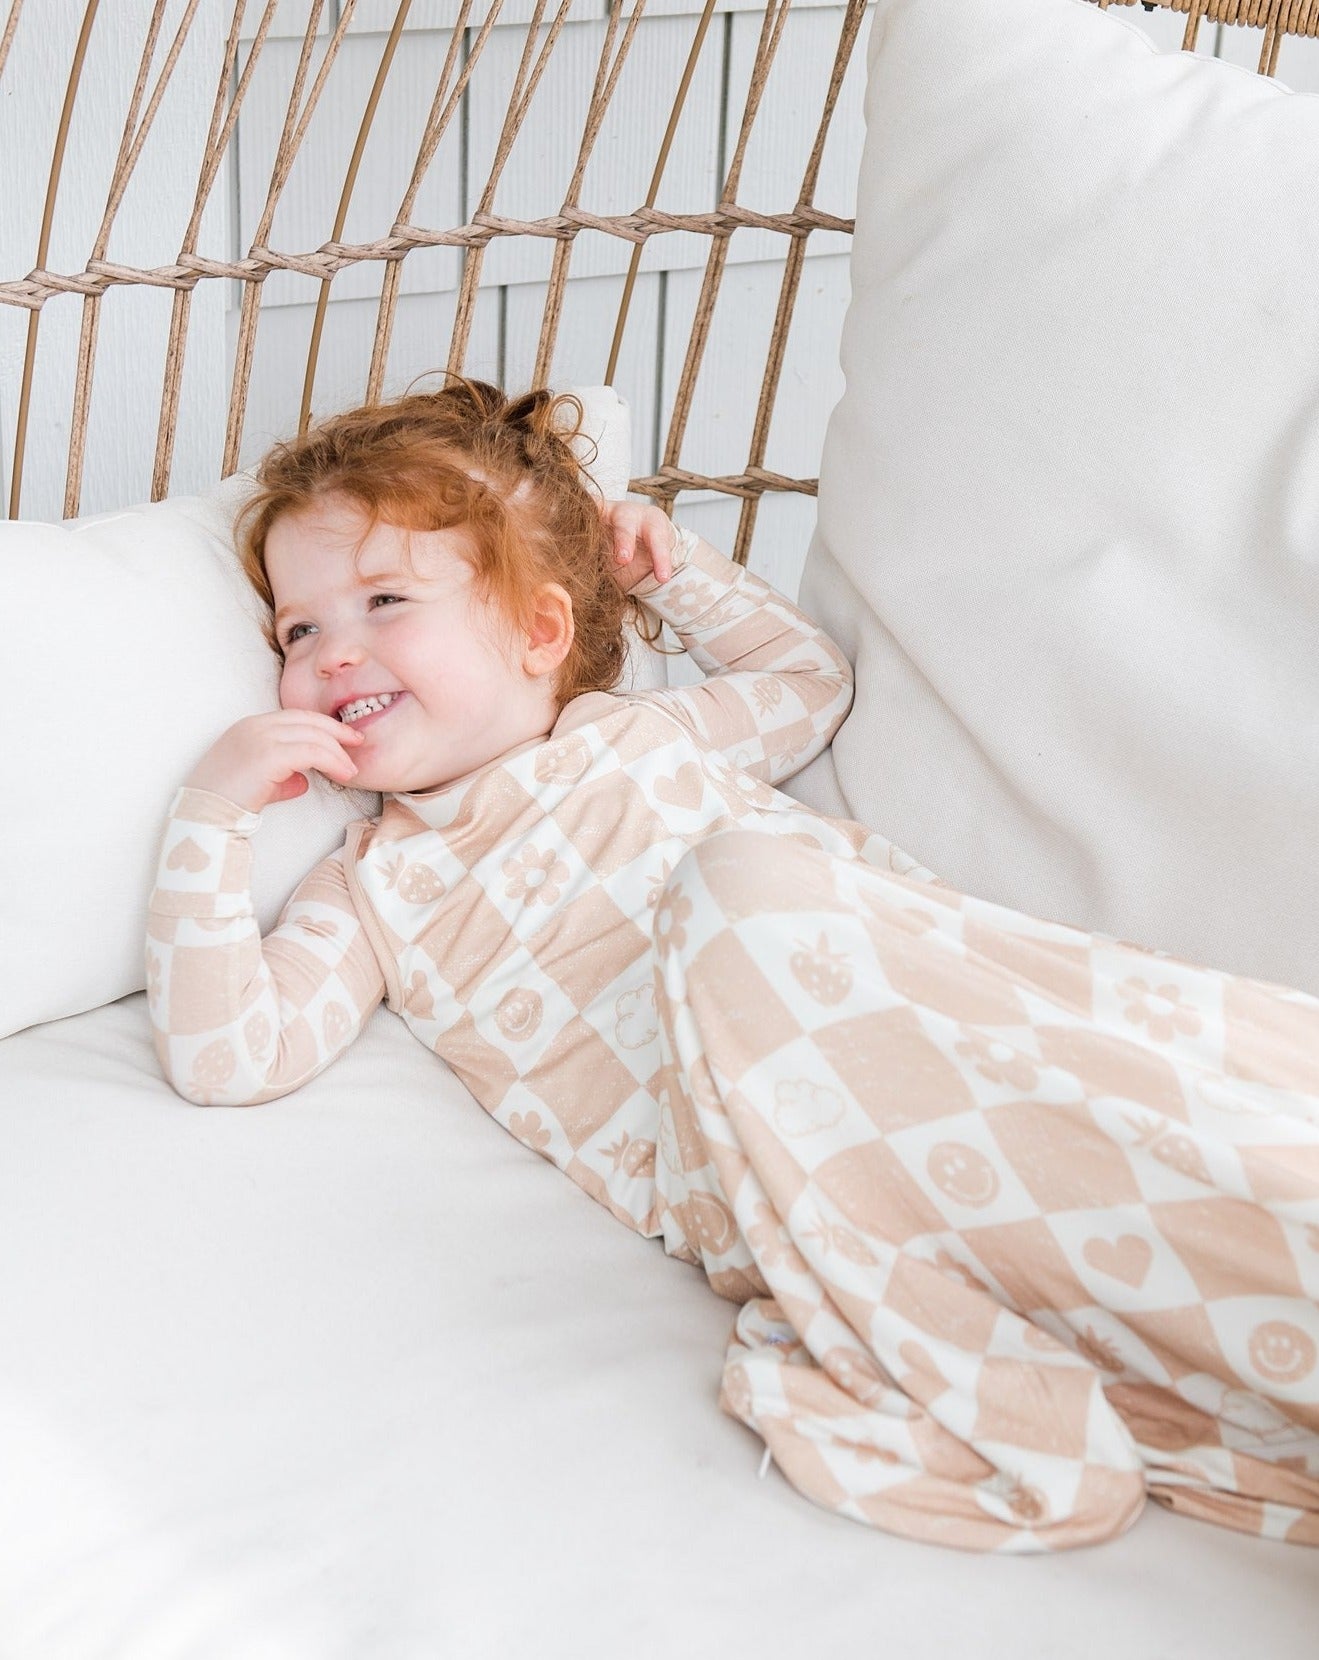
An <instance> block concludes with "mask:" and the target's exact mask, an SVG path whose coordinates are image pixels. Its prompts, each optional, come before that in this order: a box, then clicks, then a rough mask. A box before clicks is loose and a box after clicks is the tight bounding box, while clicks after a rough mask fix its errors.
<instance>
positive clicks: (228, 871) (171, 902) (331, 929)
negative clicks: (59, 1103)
mask: <svg viewBox="0 0 1319 1660" xmlns="http://www.w3.org/2000/svg"><path fill="white" fill-rule="evenodd" d="M258 718H260V719H264V717H258ZM240 724H243V723H240ZM235 730H237V729H236V728H231V733H232V732H233V731H235ZM229 736H230V734H226V737H229ZM221 742H222V743H223V742H224V740H221ZM219 747H220V746H219V745H217V746H216V748H217V749H219ZM230 747H231V748H232V747H233V746H232V745H231V746H230ZM250 747H251V746H247V745H244V744H241V743H240V744H239V745H238V749H239V751H240V753H241V754H243V755H246V754H248V751H249V749H250ZM258 747H261V746H258ZM214 755H215V751H212V752H211V756H210V757H208V760H210V759H212V758H213V757H214ZM231 759H232V757H231ZM221 760H222V761H223V756H222V757H221ZM241 764H245V763H243V762H240V765H241ZM305 764H309V763H306V762H304V765H305ZM203 765H205V763H203ZM262 770H263V769H262V768H261V767H258V768H257V771H258V772H261V771H262ZM264 770H265V771H269V770H270V769H269V768H265V769H264ZM275 770H276V771H278V767H277V768H276V769H275ZM201 773H202V769H201V768H199V769H198V774H201ZM195 776H197V774H195V775H194V777H195ZM266 787H268V788H270V789H272V790H275V791H277V792H279V793H278V794H276V795H272V797H271V799H287V798H288V797H289V796H291V795H293V794H297V793H299V792H298V789H297V786H296V785H295V784H293V783H292V780H291V778H286V779H285V780H283V781H281V780H278V779H276V780H274V781H270V780H267V785H266ZM303 788H305V783H304V784H303ZM258 822H259V817H258V814H257V813H256V812H251V811H248V810H247V809H246V808H245V807H243V806H240V805H238V804H236V803H235V802H233V801H232V800H229V799H227V798H226V797H224V796H221V795H219V794H216V793H213V792H212V791H211V790H209V789H200V788H196V787H191V788H190V787H188V786H185V787H184V788H183V789H182V790H180V791H179V793H178V795H177V796H176V797H175V799H174V803H173V806H172V808H171V812H170V817H169V821H168V823H167V824H166V827H165V835H164V840H163V843H162V846H161V852H160V864H159V869H158V872H157V876H156V887H155V891H154V893H153V894H152V896H151V903H150V914H149V919H148V927H147V992H148V1003H149V1007H150V1010H151V1023H152V1026H153V1028H154V1031H155V1039H156V1052H157V1054H158V1055H159V1056H160V1063H161V1066H162V1068H163V1069H164V1072H165V1076H166V1077H167V1078H168V1079H169V1081H170V1083H171V1084H173V1086H174V1088H175V1089H176V1090H178V1092H179V1094H180V1095H182V1096H184V1097H186V1099H188V1100H189V1101H195V1102H197V1103H198V1104H199V1105H211V1104H217V1105H223V1106H250V1105H255V1104H256V1103H257V1102H260V1101H269V1100H271V1099H273V1098H274V1097H275V1096H277V1095H285V1094H287V1093H288V1092H289V1091H290V1090H292V1089H296V1088H297V1087H298V1085H299V1084H303V1083H306V1082H307V1080H308V1079H309V1078H313V1077H314V1076H315V1075H316V1073H318V1072H320V1071H321V1070H322V1069H323V1068H324V1067H326V1066H328V1065H329V1063H330V1062H331V1061H332V1060H333V1059H334V1058H335V1056H336V1055H337V1054H339V1053H340V1051H342V1050H343V1049H345V1048H347V1046H348V1045H349V1044H350V1043H351V1042H352V1041H353V1039H354V1038H355V1037H356V1036H357V1034H358V1032H359V1031H360V1030H361V1029H362V1025H363V1023H364V1022H365V1020H366V1018H367V1016H368V1015H369V1014H370V1013H371V1012H372V1010H373V1009H374V1008H375V1006H376V1004H377V1003H379V1002H380V1000H381V998H382V997H383V995H384V989H385V985H384V976H383V974H382V973H381V970H380V965H379V963H378V962H377V960H376V957H375V953H374V952H373V950H372V948H371V945H370V942H369V940H368V939H367V937H366V934H365V932H364V931H363V929H362V926H361V924H360V922H359V921H358V919H357V916H356V913H355V912H354V910H353V906H352V903H351V901H350V899H349V895H348V884H347V880H346V878H345V875H344V868H343V863H342V860H341V859H340V858H339V857H338V856H334V857H331V858H329V859H326V860H325V861H323V863H321V864H319V865H318V866H317V867H316V868H315V870H313V871H312V872H311V874H310V875H309V876H307V877H306V878H305V879H304V880H303V882H302V883H301V884H300V885H299V887H298V890H297V892H296V893H295V894H294V895H293V897H292V899H291V900H290V901H289V903H288V905H287V906H286V907H285V909H284V913H283V915H282V916H281V917H280V920H279V925H278V926H277V927H276V929H275V930H274V932H273V933H271V934H269V935H267V936H266V938H265V940H264V941H263V940H262V938H261V934H260V930H259V928H258V926H257V920H256V916H255V914H254V912H253V909H252V899H251V893H250V873H251V865H252V849H251V836H252V833H253V831H254V830H255V829H256V827H257V824H258Z"/></svg>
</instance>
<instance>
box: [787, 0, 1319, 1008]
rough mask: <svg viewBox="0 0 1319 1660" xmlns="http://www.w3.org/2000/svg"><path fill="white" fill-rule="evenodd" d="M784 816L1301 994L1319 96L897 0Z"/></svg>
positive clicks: (873, 143)
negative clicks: (804, 769)
mask: <svg viewBox="0 0 1319 1660" xmlns="http://www.w3.org/2000/svg"><path fill="white" fill-rule="evenodd" d="M866 112H867V124H868V125H867V138H866V146H865V152H864V158H863V161H862V169H861V179H860V189H859V196H858V210H857V228H856V244H855V251H854V254H853V260H852V286H853V298H852V303H851V307H850V310H849V312H848V316H847V321H846V325H845V328H844V334H843V345H842V356H843V367H844V370H845V372H846V391H845V394H844V396H843V399H842V401H841V403H840V404H839V406H838V408H837V410H836V411H835V413H834V415H833V418H832V420H831V422H830V426H829V430H828V436H827V440H826V444H825V453H824V458H823V463H822V468H821V481H820V502H819V531H818V535H817V538H816V542H815V545H814V547H813V550H812V553H811V556H810V559H809V561H808V565H807V570H806V573H805V578H804V582H803V587H802V602H803V604H804V605H805V606H806V607H807V608H808V609H809V610H811V611H812V612H813V613H814V614H816V615H817V616H819V618H820V620H821V621H822V622H823V623H824V624H825V626H826V627H827V628H829V630H830V631H831V632H832V633H833V634H834V635H835V637H836V638H837V639H838V640H839V642H840V643H841V644H842V645H843V646H844V648H845V649H846V650H847V651H848V653H849V654H850V655H851V657H852V658H853V659H854V660H855V663H856V668H857V694H856V704H855V708H854V711H853V713H852V715H851V716H850V718H849V719H848V721H847V723H846V724H845V726H844V727H843V729H842V731H841V733H840V734H839V736H838V737H837V738H836V739H835V741H834V745H833V749H832V754H831V755H829V756H826V757H825V758H824V759H823V761H822V762H817V763H816V764H815V766H814V767H813V768H811V769H810V770H809V772H808V773H806V774H804V775H803V777H802V779H801V780H800V781H799V784H798V786H797V793H799V794H800V795H801V796H802V797H803V799H806V800H808V801H810V802H811V803H812V804H814V805H817V806H820V807H823V808H825V809H826V810H830V811H835V812H843V813H847V814H849V815H852V816H855V817H857V818H860V819H863V820H865V821H866V822H868V823H870V824H873V825H874V826H875V827H876V828H878V829H880V830H882V831H883V833H884V834H885V835H886V836H889V837H891V838H892V839H893V840H894V841H896V842H897V843H898V844H899V845H900V846H901V847H904V848H905V849H906V850H907V851H908V852H909V853H911V854H912V855H914V856H915V857H916V858H917V859H919V860H920V861H921V862H922V863H924V864H926V865H928V866H930V867H931V868H932V869H934V870H936V871H938V872H939V873H940V874H941V875H943V876H944V877H945V878H946V879H947V880H949V881H950V882H952V883H953V884H955V885H956V886H957V887H959V888H963V889H966V890H968V891H970V892H973V893H977V894H982V895H984V896H985V897H987V898H990V899H993V900H996V901H999V902H1002V903H1006V904H1009V905H1012V906H1015V907H1017V908H1019V909H1023V910H1027V911H1030V912H1034V913H1037V914H1040V915H1043V916H1045V917H1048V918H1051V919H1055V920H1062V921H1068V922H1074V923H1078V924H1081V925H1084V926H1086V927H1090V928H1095V929H1099V930H1101V931H1103V932H1106V933H1111V934H1116V935H1118V936H1119V937H1122V938H1126V939H1131V940H1135V941H1138V942H1141V943H1144V944H1147V945H1151V946H1155V947H1158V948H1163V949H1166V950H1169V951H1171V952H1173V953H1174V954H1176V955H1180V956H1187V957H1190V958H1192V959H1196V960H1200V961H1205V962H1211V963H1214V964H1216V965H1219V966H1222V967H1226V968H1230V969H1233V970H1236V971H1238V972H1242V973H1246V974H1250V975H1254V976H1257V977H1261V978H1268V979H1274V980H1279V981H1283V982H1285V983H1289V984H1294V985H1297V986H1301V987H1303V988H1305V989H1307V990H1309V991H1312V992H1319V876H1317V875H1316V869H1317V864H1316V847H1315V842H1316V830H1317V829H1319V302H1317V301H1316V273H1317V272H1319V215H1316V213H1315V212H1314V208H1313V203H1314V199H1315V187H1316V183H1317V182H1319V98H1315V97H1307V96H1301V95H1292V94H1289V93H1288V92H1287V91H1286V90H1285V89H1284V88H1281V87H1279V86H1277V85H1274V84H1272V83H1270V82H1268V81H1265V80H1262V79H1260V78H1258V77H1257V76H1255V75H1252V74H1250V73H1249V72H1247V71H1243V70H1241V69H1237V68H1233V67H1231V66H1229V65H1226V64H1222V63H1218V62H1214V61H1211V60H1206V59H1200V58H1195V57H1192V56H1189V55H1186V54H1170V55H1159V54H1157V53H1156V52H1155V51H1154V50H1153V49H1152V48H1151V47H1150V46H1149V45H1148V43H1147V42H1146V40H1145V38H1144V37H1143V36H1142V35H1140V34H1139V33H1138V32H1137V31H1136V30H1135V29H1133V28H1132V27H1131V26H1130V25H1128V24H1126V23H1124V22H1122V21H1121V20H1120V19H1119V18H1118V17H1117V16H1115V15H1114V14H1113V13H1112V12H1104V11H1101V10H1100V9H1098V8H1097V7H1096V6H1094V5H1091V4H1087V3H1084V0H942V3H941V4H939V5H931V4H929V3H928V0H879V4H878V5H877V7H876V10H875V17H874V25H873V30H872V33H871V41H870V75H869V86H868V91H867V101H866Z"/></svg>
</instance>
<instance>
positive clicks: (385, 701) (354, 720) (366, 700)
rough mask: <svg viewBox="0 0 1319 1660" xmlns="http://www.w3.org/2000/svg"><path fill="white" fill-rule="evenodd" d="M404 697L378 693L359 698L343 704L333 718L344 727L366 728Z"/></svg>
mask: <svg viewBox="0 0 1319 1660" xmlns="http://www.w3.org/2000/svg"><path fill="white" fill-rule="evenodd" d="M406 696H407V693H406V692H380V693H378V694H377V695H376V696H374V697H359V698H356V699H354V701H353V702H352V703H345V704H344V705H343V707H342V708H341V709H336V710H335V718H336V720H341V721H342V722H343V723H344V725H345V726H367V725H369V724H370V723H371V722H372V721H374V720H377V719H378V718H379V717H380V716H381V715H383V714H384V713H385V711H386V710H387V709H391V708H393V706H394V704H395V703H397V702H398V700H399V698H401V697H406Z"/></svg>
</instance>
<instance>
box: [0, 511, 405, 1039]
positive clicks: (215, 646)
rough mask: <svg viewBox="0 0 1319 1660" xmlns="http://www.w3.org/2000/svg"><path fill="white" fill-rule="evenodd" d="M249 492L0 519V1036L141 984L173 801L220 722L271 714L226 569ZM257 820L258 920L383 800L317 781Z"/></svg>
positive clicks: (269, 682)
mask: <svg viewBox="0 0 1319 1660" xmlns="http://www.w3.org/2000/svg"><path fill="white" fill-rule="evenodd" d="M247 489H248V484H247V481H246V480H245V479H243V478H237V479H231V480H230V481H229V482H228V483H227V484H226V485H223V486H221V487H220V488H219V489H218V490H217V491H216V492H215V493H214V494H213V495H211V496H206V497H197V498H191V499H186V500H185V499H179V500H176V501H169V502H160V503H158V504H157V505H155V506H149V507H137V508H133V509H131V510H130V511H128V512H124V513H103V514H98V515H96V516H94V517H89V518H86V519H75V520H71V521H69V522H67V523H65V524H62V525H51V524H29V523H23V522H17V523H5V524H0V570H3V572H4V583H5V594H6V603H7V604H8V605H9V606H10V607H11V608H12V609H11V610H10V613H9V615H10V619H11V621H10V626H9V627H8V628H7V629H6V631H5V633H6V642H5V663H4V674H5V679H6V681H7V683H8V685H9V686H10V688H11V690H10V694H9V702H10V711H11V712H10V719H9V721H8V723H7V733H6V763H5V767H4V771H3V778H4V790H3V802H4V818H5V827H4V854H5V857H4V872H3V883H2V885H0V939H2V940H3V949H2V950H0V1036H3V1035H6V1034H8V1033H9V1032H13V1031H16V1030H18V1029H19V1028H20V1027H22V1026H30V1025H33V1024H35V1023H36V1022H37V1021H42V1020H56V1019H58V1018H60V1017H61V1016H63V1015H69V1014H77V1013H79V1012H80V1011H82V1010H83V1009H90V1008H95V1007H97V1006H98V1005H100V1004H102V1003H108V1002H111V1001H113V1000H114V999H115V998H117V997H123V996H126V995H127V994H128V993H129V992H131V991H137V990H140V989H141V987H142V985H143V983H144V971H143V940H144V929H145V926H146V917H145V913H146V903H147V897H148V895H149V894H150V892H151V885H152V879H153V877H154V873H155V867H156V854H157V851H158V848H159V844H160V832H161V829H162V827H163V824H164V820H165V813H166V810H167V808H168V806H169V803H170V798H171V797H172V796H173V794H174V791H175V790H176V789H177V788H178V786H179V784H180V783H181V782H182V781H183V779H184V777H185V776H186V775H187V774H188V772H189V771H190V770H191V769H192V767H193V766H194V765H195V764H196V762H197V761H198V760H199V759H200V757H201V756H202V755H203V754H204V753H205V751H206V749H207V748H208V747H209V746H210V744H211V743H212V742H213V741H214V740H215V739H216V738H217V737H219V735H220V733H221V732H223V731H224V729H225V728H226V727H227V726H229V725H230V724H231V723H232V722H233V721H236V720H238V719H240V718H241V717H242V716H244V715H250V714H256V713H258V712H260V711H261V710H263V709H271V708H274V707H275V706H276V687H277V684H278V671H277V668H276V662H275V658H274V655H273V654H272V652H271V650H270V648H269V646H268V645H267V644H266V642H265V638H264V636H263V634H262V631H261V608H260V604H259V602H258V600H257V598H256V596H255V594H253V593H252V592H251V590H250V589H249V588H248V586H247V583H246V582H245V580H244V579H243V577H242V574H241V572H240V571H239V569H238V564H237V560H236V558H235V556H234V551H233V541H232V524H233V515H234V513H235V512H236V511H237V508H238V506H239V504H240V502H241V501H242V499H243V497H244V495H245V493H246V491H247ZM311 786H312V787H311V788H310V790H308V792H307V794H306V795H304V796H302V797H300V798H299V799H298V800H296V801H291V802H285V803H283V804H281V805H280V806H279V807H278V808H277V809H276V808H272V809H271V810H270V811H269V812H267V813H265V814H263V815H262V820H261V827H260V829H259V830H258V831H257V834H256V838H255V843H254V845H255V850H256V871H255V883H254V895H253V897H254V900H255V903H256V908H257V913H258V915H259V916H260V918H261V923H262V926H263V927H269V926H270V925H271V924H272V923H273V922H274V920H275V918H276V916H277V915H278V912H279V909H280V907H281V906H282V904H283V902H284V900H285V899H287V897H288V895H289V893H290V891H291V890H292V889H293V888H294V887H295V886H296V885H297V883H298V881H299V879H300V878H301V877H302V876H304V875H305V874H306V872H307V871H308V870H310V869H311V867H312V865H314V864H315V863H316V861H317V860H318V859H320V858H323V857H324V855H325V854H327V853H328V852H330V851H331V850H332V849H333V848H335V847H337V846H338V845H339V844H340V843H341V842H342V841H343V836H344V829H345V827H346V826H347V825H348V823H349V822H350V821H351V820H353V819H355V818H362V817H364V816H365V815H367V814H369V813H373V812H376V811H378V808H379V798H378V797H375V796H371V795H365V794H360V793H358V792H355V791H346V790H338V789H335V788H334V787H333V786H331V785H329V784H327V783H326V782H325V780H324V779H322V778H320V777H319V775H315V774H314V775H313V776H312V781H311Z"/></svg>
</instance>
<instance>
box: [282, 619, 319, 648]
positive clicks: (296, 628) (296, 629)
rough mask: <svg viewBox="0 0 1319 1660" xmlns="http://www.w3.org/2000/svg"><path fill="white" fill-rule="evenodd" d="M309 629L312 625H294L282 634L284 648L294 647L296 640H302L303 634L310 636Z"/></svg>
mask: <svg viewBox="0 0 1319 1660" xmlns="http://www.w3.org/2000/svg"><path fill="white" fill-rule="evenodd" d="M311 628H312V625H311V624H310V623H294V625H293V627H292V628H290V629H288V630H286V632H285V634H284V645H285V646H286V647H287V646H291V645H294V644H295V643H296V642H297V641H298V640H300V639H302V637H303V636H304V635H305V634H310V633H311Z"/></svg>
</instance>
